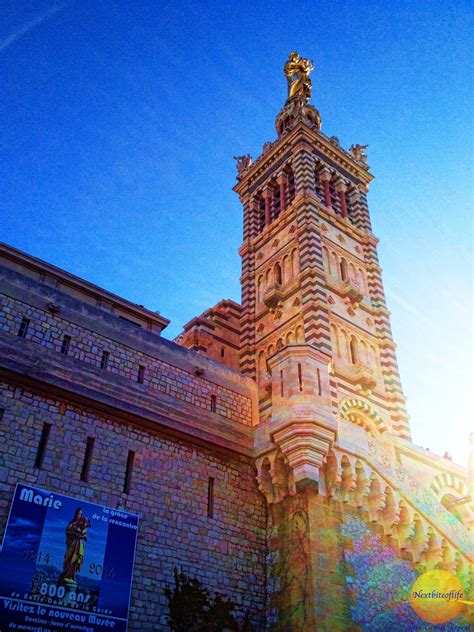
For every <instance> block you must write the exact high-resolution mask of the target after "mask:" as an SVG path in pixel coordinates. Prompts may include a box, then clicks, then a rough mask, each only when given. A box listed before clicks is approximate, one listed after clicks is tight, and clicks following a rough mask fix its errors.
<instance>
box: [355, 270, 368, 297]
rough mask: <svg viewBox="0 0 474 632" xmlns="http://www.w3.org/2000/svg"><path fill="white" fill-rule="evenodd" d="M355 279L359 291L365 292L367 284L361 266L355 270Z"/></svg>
mask: <svg viewBox="0 0 474 632" xmlns="http://www.w3.org/2000/svg"><path fill="white" fill-rule="evenodd" d="M357 279H358V281H359V288H360V291H361V292H362V293H363V294H367V284H366V282H365V276H364V273H363V272H362V269H361V268H358V270H357Z"/></svg>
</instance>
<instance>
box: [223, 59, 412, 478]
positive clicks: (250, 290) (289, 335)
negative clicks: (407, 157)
mask: <svg viewBox="0 0 474 632" xmlns="http://www.w3.org/2000/svg"><path fill="white" fill-rule="evenodd" d="M312 70H313V63H312V62H310V61H308V60H307V59H304V58H301V57H300V56H299V55H298V53H291V54H290V57H289V59H288V61H287V62H286V64H285V66H284V74H285V76H286V78H287V81H288V98H287V100H286V102H285V104H284V106H283V108H282V109H281V111H280V112H279V113H278V115H277V118H276V131H277V135H278V137H277V139H276V140H274V141H272V142H267V143H265V144H264V146H263V151H262V153H261V155H260V156H259V157H258V158H256V159H255V160H252V158H251V157H250V156H248V155H247V156H241V157H239V158H237V161H238V162H237V169H238V176H237V179H238V183H237V185H236V186H235V187H234V190H235V191H236V192H237V193H238V195H239V197H240V200H241V202H242V204H243V208H244V238H243V244H242V246H241V248H240V255H241V257H242V278H241V283H242V316H241V342H240V345H241V346H240V349H241V353H240V368H241V371H242V372H243V373H245V374H247V375H249V376H251V377H253V378H254V379H255V380H256V381H257V382H258V384H259V393H260V421H261V424H264V425H265V424H267V425H268V430H269V432H270V435H271V441H273V442H275V443H277V444H278V445H279V448H280V449H281V451H282V452H283V454H284V455H285V456H286V457H287V458H288V462H289V463H290V464H291V463H292V461H293V460H294V458H296V456H295V454H296V452H298V454H299V457H298V460H299V469H298V468H297V470H294V471H297V472H299V473H301V472H303V471H306V472H308V471H310V470H311V468H317V467H319V465H320V462H321V460H323V459H324V458H325V455H326V454H327V450H328V449H329V446H330V444H331V443H332V442H333V441H334V440H335V438H336V435H337V419H338V417H340V416H342V417H343V418H345V419H347V420H350V421H353V422H355V423H357V424H359V425H361V426H364V425H370V424H376V425H378V426H379V428H380V427H381V426H383V428H384V430H387V431H388V432H389V433H392V434H394V435H398V436H400V437H402V438H406V439H409V438H410V432H409V426H408V416H407V413H406V409H405V398H404V396H403V392H402V388H401V384H400V378H399V373H398V367H397V362H396V356H395V345H394V343H393V340H392V334H391V329H390V321H389V312H388V310H387V307H386V303H385V297H384V291H383V285H382V279H381V268H380V266H379V264H378V258H377V243H378V240H377V238H376V237H375V236H374V235H373V233H372V230H371V223H370V216H369V211H368V207H367V191H368V187H369V184H370V182H371V181H372V179H373V176H372V175H371V173H370V171H369V167H368V165H367V159H366V155H365V149H366V146H361V145H352V146H351V147H350V149H349V150H348V151H346V150H345V149H344V148H342V147H341V145H340V143H339V140H338V139H337V137H335V136H332V137H328V136H326V135H325V134H324V133H323V132H322V131H321V116H320V114H319V112H318V110H317V109H316V108H315V107H314V106H313V105H311V104H310V103H309V99H310V96H311V79H310V72H311V71H312ZM303 410H304V412H303ZM298 411H299V412H298ZM295 415H296V417H297V418H298V423H299V426H298V431H297V432H296V427H295V432H296V434H295V433H293V432H290V427H291V420H292V419H293V420H294V419H295ZM304 420H306V421H307V423H308V424H309V426H305V429H303V426H301V424H302V423H303V421H304ZM304 423H306V422H304ZM282 424H283V425H284V426H285V428H286V430H285V432H286V435H284V434H282V432H283V431H282V429H281V426H282ZM288 433H290V435H289V436H288ZM305 433H307V435H308V436H307V439H304V436H305ZM293 435H294V436H293ZM268 438H269V439H270V437H268ZM308 442H309V443H308ZM311 442H312V443H313V449H311V448H310V445H309V444H310V443H311ZM296 444H298V447H297V448H296V447H295V446H296ZM293 449H294V450H293ZM292 450H293V451H292ZM295 451H296V452H295ZM311 452H313V454H310V453H311ZM303 453H304V454H305V456H304V458H303V456H302V454H303ZM301 459H303V460H304V459H306V461H307V462H306V463H305V464H302V463H301ZM292 469H293V468H292ZM298 475H299V474H298ZM302 476H303V475H302ZM303 478H305V476H303Z"/></svg>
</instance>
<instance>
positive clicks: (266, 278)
mask: <svg viewBox="0 0 474 632" xmlns="http://www.w3.org/2000/svg"><path fill="white" fill-rule="evenodd" d="M270 277H271V272H270V269H268V270H267V271H266V273H265V288H267V289H268V288H269V287H270V285H271V278H270Z"/></svg>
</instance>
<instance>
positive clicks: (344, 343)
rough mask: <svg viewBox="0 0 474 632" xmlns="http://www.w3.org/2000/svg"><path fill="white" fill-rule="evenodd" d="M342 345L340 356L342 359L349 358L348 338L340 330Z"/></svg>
mask: <svg viewBox="0 0 474 632" xmlns="http://www.w3.org/2000/svg"><path fill="white" fill-rule="evenodd" d="M341 338H342V345H341V357H342V359H343V360H346V361H347V360H349V358H350V349H349V338H348V337H347V334H346V332H345V331H344V330H342V331H341Z"/></svg>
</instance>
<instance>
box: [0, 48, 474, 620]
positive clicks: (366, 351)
mask: <svg viewBox="0 0 474 632" xmlns="http://www.w3.org/2000/svg"><path fill="white" fill-rule="evenodd" d="M311 70H312V64H311V62H309V61H308V60H306V59H302V58H301V57H300V56H299V55H298V54H297V53H291V55H290V58H289V60H288V61H287V63H286V65H285V69H284V72H285V75H286V78H287V81H288V98H287V100H286V102H285V104H284V106H283V108H282V109H281V111H280V112H279V113H278V115H277V118H276V132H277V138H276V140H274V141H271V142H267V143H265V145H264V146H263V151H262V153H261V155H260V156H258V157H257V158H255V159H252V158H251V157H250V156H248V155H247V156H240V157H238V158H237V171H238V173H237V183H236V185H235V187H234V191H235V192H236V193H237V195H238V196H239V198H240V201H241V203H242V207H243V217H244V228H243V241H242V245H241V247H240V251H239V252H240V255H241V258H242V277H241V283H242V300H241V304H238V303H236V302H234V301H231V300H222V301H221V302H219V303H218V304H217V305H215V306H214V307H211V308H210V309H208V310H206V311H205V312H204V313H203V314H201V315H200V316H197V317H196V318H194V319H193V320H191V321H190V322H189V323H187V324H186V325H185V326H184V330H183V332H182V333H181V334H180V335H179V336H178V337H177V338H176V340H175V341H173V342H171V341H168V340H166V339H164V338H163V337H161V332H162V330H163V329H164V328H165V327H166V325H167V323H168V321H167V320H166V319H165V318H163V317H162V316H160V315H158V314H157V313H154V312H151V311H149V310H147V309H145V308H144V307H142V306H138V305H136V304H134V303H131V302H129V301H127V300H125V299H122V298H120V297H118V296H116V295H113V294H111V293H110V292H108V291H107V290H104V289H101V288H99V287H97V286H94V285H92V284H91V283H89V282H87V281H85V280H82V279H80V278H77V277H75V276H73V275H72V274H69V273H68V272H65V271H63V270H60V269H58V268H55V267H54V266H52V265H50V264H48V263H46V262H44V261H40V260H38V259H36V258H34V257H32V256H30V255H28V254H26V253H24V252H20V251H18V250H16V249H15V248H12V247H10V246H7V245H5V244H2V245H1V246H0V259H1V260H0V290H1V311H0V347H1V350H0V371H1V380H2V386H1V392H0V417H1V421H0V431H1V442H0V531H2V532H3V530H4V528H5V525H6V523H7V516H8V512H9V508H10V505H11V501H12V496H13V490H14V487H15V484H16V483H26V484H28V485H36V486H38V487H41V488H43V489H45V490H49V491H50V492H52V493H61V494H66V495H68V496H73V497H74V498H78V499H84V500H85V501H88V502H95V503H98V504H101V505H105V506H109V507H114V508H116V507H120V508H122V509H124V510H125V511H129V512H133V513H135V514H138V515H139V517H140V525H139V530H138V540H137V548H136V557H135V564H134V572H133V583H132V592H131V602H130V612H129V617H128V629H129V630H130V631H131V632H152V631H155V630H163V631H168V630H170V628H169V626H168V615H169V612H168V605H167V600H166V598H165V595H164V592H163V590H164V588H165V586H166V585H169V584H171V583H173V570H174V568H178V569H180V570H181V571H182V572H184V573H185V574H186V575H188V576H189V577H193V578H197V579H199V581H200V582H202V584H203V585H204V586H206V588H207V589H208V590H209V591H210V593H211V594H212V593H213V592H214V591H217V592H219V593H221V594H223V595H226V596H228V597H229V598H231V599H232V600H233V601H234V602H235V604H236V610H235V611H236V616H237V617H238V619H239V620H243V618H244V617H245V616H246V615H247V618H248V620H250V622H251V625H250V627H251V629H252V630H254V631H255V632H256V631H264V630H272V631H280V632H286V631H295V632H296V631H298V632H309V631H314V630H324V631H328V632H329V631H330V632H333V631H337V630H392V629H396V630H407V631H408V630H414V629H419V626H420V624H421V623H423V622H422V621H421V619H419V618H418V617H417V615H416V614H415V613H414V612H413V610H412V608H411V605H410V604H409V603H406V601H407V599H409V591H410V588H411V586H412V584H413V582H414V580H415V579H416V577H417V576H418V575H420V574H421V573H423V572H425V571H427V570H431V569H444V570H448V571H450V572H451V573H455V574H457V575H458V577H459V578H461V580H462V582H463V585H464V587H465V590H466V593H467V592H468V591H469V588H470V585H471V579H470V560H472V556H473V553H472V542H473V541H472V538H470V537H469V528H470V527H471V526H472V524H473V516H474V503H473V502H472V498H473V490H472V487H470V486H469V480H468V470H467V468H466V467H463V466H461V465H458V464H456V463H454V462H453V461H452V460H451V459H450V458H449V457H448V455H445V456H444V457H441V456H437V455H436V454H434V453H432V452H430V451H428V450H425V449H423V448H420V447H419V446H417V445H414V444H413V443H412V442H411V439H410V424H409V417H408V414H407V410H406V407H405V397H404V395H403V390H402V386H401V382H400V376H399V372H398V367H397V360H396V354H395V344H394V341H393V339H392V334H391V328H390V318H389V311H388V310H387V306H386V303H385V297H384V290H383V284H382V277H381V268H380V266H379V261H378V257H377V243H378V240H377V238H376V236H375V235H374V234H373V233H372V229H371V222H370V214H369V210H368V206H367V192H368V188H369V185H370V182H371V180H372V179H373V176H372V175H371V173H370V170H369V166H368V164H367V158H366V154H365V149H366V147H364V146H361V145H353V146H352V147H351V148H350V149H349V150H346V149H344V148H343V147H341V145H340V143H339V141H338V139H337V138H336V137H331V138H329V137H327V136H326V135H325V134H324V133H323V132H322V131H321V116H320V114H319V112H318V110H317V109H316V108H315V107H314V106H313V105H311V104H310V103H309V99H310V96H311V80H310V71H311ZM471 476H472V471H471ZM468 617H469V613H468V610H467V609H466V610H465V611H464V614H463V615H461V617H460V618H459V619H456V620H455V621H454V623H456V622H457V621H458V620H459V622H460V623H459V624H460V625H461V622H462V623H463V624H466V622H467V620H468ZM247 627H248V626H247Z"/></svg>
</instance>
